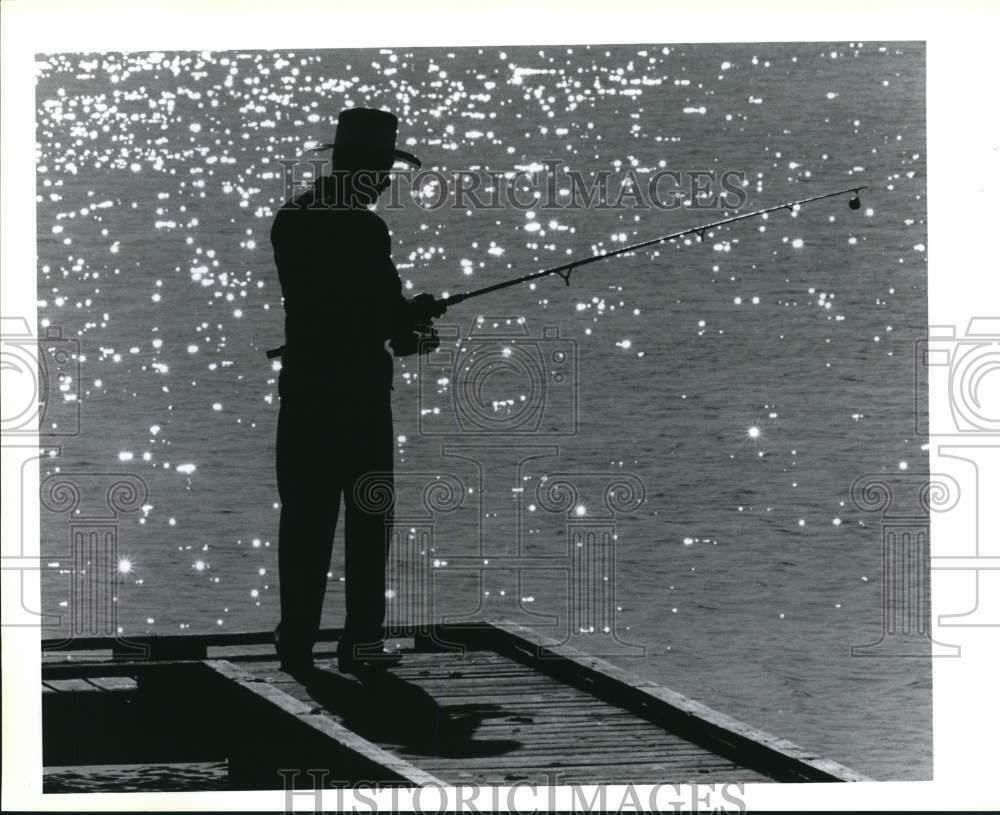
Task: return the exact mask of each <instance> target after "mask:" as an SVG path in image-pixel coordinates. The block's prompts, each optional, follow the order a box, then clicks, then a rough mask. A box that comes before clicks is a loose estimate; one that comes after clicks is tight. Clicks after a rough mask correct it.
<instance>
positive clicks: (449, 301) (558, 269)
mask: <svg viewBox="0 0 1000 815" xmlns="http://www.w3.org/2000/svg"><path fill="white" fill-rule="evenodd" d="M866 189H868V186H867V185H862V186H860V187H848V188H847V189H846V190H837V192H828V193H826V194H824V195H814V196H812V197H811V198H802V199H800V200H798V201H786V202H785V203H784V204H777V205H775V206H773V207H767V209H758V210H755V211H754V212H746V213H744V214H743V215H735V216H733V217H732V218H723V219H722V220H721V221H713V222H712V223H710V224H701V225H700V226H692V227H689V228H688V229H682V230H680V232H671V233H670V234H669V235H661V236H660V237H658V238H650V239H649V240H645V241H641V242H639V243H633V244H631V245H629V246H623V247H622V248H620V249H614V250H612V251H610V252H602V253H601V254H599V255H594V256H592V257H589V258H581V259H580V260H573V261H570V262H569V263H564V264H563V265H562V266H553V267H552V268H551V269H542V270H541V271H539V272H532V273H531V274H526V275H522V276H521V277H515V278H512V279H511V280H504V281H502V282H500V283H494V284H493V285H492V286H484V287H483V288H481V289H474V290H473V291H467V292H460V293H459V294H453V295H451V296H449V297H444V298H442V299H441V304H442V305H444V306H453V305H455V304H456V303H461V302H462V301H463V300H469V299H470V298H472V297H479V296H481V295H483V294H489V293H490V292H494V291H500V290H501V289H506V288H509V287H511V286H517V285H520V284H521V283H527V282H528V281H531V280H537V279H538V278H541V277H548V276H549V275H553V274H555V275H559V277H561V278H562V279H563V281H564V282H565V283H566V285H567V286H568V285H569V278H570V275H571V274H572V273H573V272H574V271H575V270H576V269H578V268H579V267H581V266H586V265H587V264H588V263H596V262H597V261H599V260H608V259H610V258H613V257H617V256H618V255H625V254H628V253H629V252H636V251H638V250H639V249H645V248H647V247H649V246H656V245H657V244H660V243H666V242H667V241H674V240H677V239H678V238H683V237H685V236H687V235H698V236H699V238H700V239H701V240H705V234H706V233H707V232H709V231H710V230H712V229H717V228H718V227H720V226H726V225H727V224H734V223H736V222H737V221H745V220H747V219H749V218H757V217H760V216H762V215H767V214H768V213H769V212H777V211H778V210H782V209H787V210H788V211H789V212H794V211H795V208H796V207H800V206H802V205H803V204H808V203H810V202H812V201H822V200H823V199H824V198H834V197H836V196H838V195H847V193H853V194H854V195H853V197H852V198H851V200H850V201H849V202H848V205H849V206H850V207H851V209H859V208H860V207H861V199H860V198H859V197H858V193H859V192H861V190H866Z"/></svg>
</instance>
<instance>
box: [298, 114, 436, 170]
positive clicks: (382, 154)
mask: <svg viewBox="0 0 1000 815" xmlns="http://www.w3.org/2000/svg"><path fill="white" fill-rule="evenodd" d="M398 124H399V120H398V119H397V118H396V117H395V116H394V115H393V114H391V113H389V112H387V111H384V110H375V109H374V108H348V109H347V110H344V111H341V113H340V116H338V117H337V132H336V133H335V134H334V137H333V141H332V142H329V143H326V144H321V145H319V146H318V147H315V148H313V150H329V149H332V150H333V167H334V169H336V170H372V171H382V170H390V169H392V166H393V164H395V163H396V162H397V161H403V162H406V163H407V164H410V165H411V166H413V167H417V168H419V167H420V166H421V164H420V159H418V158H417V157H416V156H415V155H413V153H409V152H407V151H406V150H400V149H399V148H398V147H396V130H397V127H398Z"/></svg>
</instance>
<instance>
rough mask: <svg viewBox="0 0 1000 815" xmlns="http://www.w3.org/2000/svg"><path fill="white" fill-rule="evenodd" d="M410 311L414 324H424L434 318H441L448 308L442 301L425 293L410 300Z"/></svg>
mask: <svg viewBox="0 0 1000 815" xmlns="http://www.w3.org/2000/svg"><path fill="white" fill-rule="evenodd" d="M410 310H411V313H412V314H413V322H414V323H416V324H426V323H430V321H431V320H433V319H434V318H436V317H440V316H442V315H443V314H444V313H445V312H446V311H447V310H448V306H446V305H445V303H444V301H443V300H437V299H435V297H434V295H433V294H427V293H426V292H425V293H424V294H418V295H417V296H416V297H414V298H413V299H412V300H410Z"/></svg>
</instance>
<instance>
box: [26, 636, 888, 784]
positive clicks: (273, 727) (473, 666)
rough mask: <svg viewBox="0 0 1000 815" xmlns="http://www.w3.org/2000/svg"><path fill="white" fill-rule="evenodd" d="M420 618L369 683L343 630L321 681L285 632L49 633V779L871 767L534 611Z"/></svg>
mask: <svg viewBox="0 0 1000 815" xmlns="http://www.w3.org/2000/svg"><path fill="white" fill-rule="evenodd" d="M405 633H407V634H408V641H407V647H405V648H404V658H403V662H402V664H401V665H399V666H398V667H395V668H393V669H392V670H391V671H388V672H385V673H383V674H379V675H377V676H374V677H372V678H370V679H367V680H366V681H364V682H362V681H360V680H358V679H357V678H356V677H353V676H351V675H341V674H339V673H338V672H337V670H336V660H335V656H334V652H333V646H334V645H335V642H336V640H337V638H338V637H339V635H340V632H339V631H336V630H330V631H324V632H322V639H321V641H320V642H318V643H317V646H316V648H315V654H316V657H317V665H318V667H319V668H320V670H319V671H317V672H315V674H314V675H313V677H311V678H309V679H308V680H306V681H305V682H303V681H299V680H297V679H295V678H293V677H291V676H290V675H288V674H286V673H284V672H282V671H281V670H280V667H279V665H278V662H277V658H276V657H275V654H274V650H273V647H272V646H271V645H270V636H271V635H270V633H250V634H225V635H212V636H176V637H148V638H138V639H134V640H131V641H129V642H122V641H117V640H113V639H74V640H71V641H69V642H63V643H56V642H49V643H45V644H44V647H45V651H44V661H43V666H42V681H43V689H42V690H43V696H42V699H43V760H44V765H45V781H44V786H45V790H46V791H47V792H59V791H76V790H83V789H86V790H112V789H116V790H121V789H130V790H131V789H135V790H146V791H152V790H173V789H188V790H192V789H277V788H281V787H282V784H283V780H282V776H280V775H279V774H278V771H279V770H290V769H295V768H298V769H301V770H307V769H311V770H313V771H318V772H319V773H320V777H322V780H323V783H324V784H325V785H326V786H339V785H347V784H350V783H355V782H358V781H362V780H364V781H369V782H373V783H377V784H382V785H407V786H413V785H426V784H431V783H436V784H441V785H454V784H459V783H480V784H513V783H517V782H522V783H523V782H529V783H537V784H569V783H573V782H581V783H590V784H593V783H604V784H614V783H625V782H627V781H631V782H633V783H650V784H651V783H722V782H727V781H728V782H766V781H798V782H801V781H865V780H870V779H867V778H866V777H865V776H863V775H861V774H860V773H857V772H855V771H853V770H850V769H848V768H847V767H844V766H843V765H841V764H838V763H836V762H834V761H830V760H828V759H824V758H821V757H820V756H817V755H815V754H814V753H811V752H810V751H807V750H804V749H802V748H800V747H798V746H796V745H794V744H792V743H791V742H788V741H786V740H784V739H780V738H777V737H775V736H772V735H769V734H767V733H764V732H762V731H760V730H758V729H756V728H754V727H751V726H749V725H746V724H743V723H741V722H739V721H736V720H735V719H733V718H731V717H729V716H726V715H725V714H722V713H720V712H718V711H715V710H712V709H711V708H709V707H706V706H705V705H702V704H699V703H698V702H695V701H693V700H691V699H688V698H686V697H684V696H682V695H681V694H679V693H676V692H674V691H671V690H669V689H667V688H665V687H662V686H660V685H657V684H656V683H654V682H650V681H648V680H644V679H640V678H638V677H635V676H633V675H631V674H629V673H628V672H627V671H624V670H622V669H620V668H618V667H616V666H614V665H612V664H610V663H608V662H606V661H604V660H601V659H598V658H596V657H590V656H586V655H584V654H582V653H580V652H579V651H576V650H575V649H573V648H570V647H568V646H565V645H561V644H559V643H558V642H556V641H554V640H551V639H549V638H547V637H544V636H542V635H540V634H538V633H536V632H535V631H533V630H531V629H529V628H526V627H524V626H520V625H517V624H514V623H507V622H502V621H501V622H489V623H480V624H475V625H468V624H465V625H441V626H435V627H433V628H430V629H422V630H415V631H410V632H405ZM296 783H297V784H298V785H300V786H301V785H308V784H311V783H312V782H311V781H309V780H306V777H305V776H303V777H301V778H300V779H299V780H298V781H297V782H296Z"/></svg>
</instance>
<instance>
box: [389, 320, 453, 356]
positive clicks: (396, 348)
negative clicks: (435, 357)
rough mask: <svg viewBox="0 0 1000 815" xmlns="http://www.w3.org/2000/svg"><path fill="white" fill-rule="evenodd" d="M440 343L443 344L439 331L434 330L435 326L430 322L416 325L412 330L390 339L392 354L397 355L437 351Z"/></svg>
mask: <svg viewBox="0 0 1000 815" xmlns="http://www.w3.org/2000/svg"><path fill="white" fill-rule="evenodd" d="M439 345H441V339H440V338H439V337H438V333H437V331H435V330H434V326H432V325H430V324H427V325H415V326H413V330H412V331H409V332H407V333H406V334H404V335H403V336H400V337H393V338H392V339H391V340H389V347H390V348H392V354H393V356H397V357H409V356H413V355H414V354H430V353H432V352H433V351H436V350H437V348H438V346H439Z"/></svg>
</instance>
